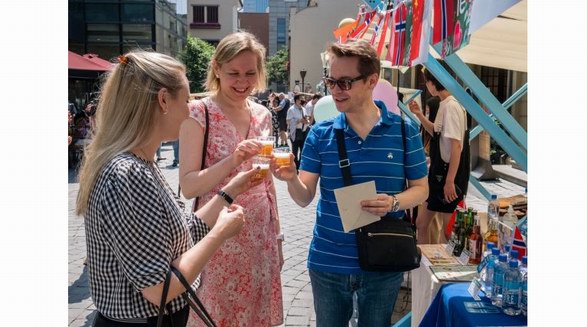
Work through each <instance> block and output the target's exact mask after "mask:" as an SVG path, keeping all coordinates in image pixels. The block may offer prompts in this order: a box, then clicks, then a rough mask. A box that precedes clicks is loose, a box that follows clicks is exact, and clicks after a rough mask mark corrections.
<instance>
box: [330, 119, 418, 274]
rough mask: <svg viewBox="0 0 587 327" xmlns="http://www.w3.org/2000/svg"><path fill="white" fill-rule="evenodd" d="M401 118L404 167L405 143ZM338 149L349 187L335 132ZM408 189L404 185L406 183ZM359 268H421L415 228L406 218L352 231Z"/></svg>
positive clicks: (340, 137) (339, 135)
mask: <svg viewBox="0 0 587 327" xmlns="http://www.w3.org/2000/svg"><path fill="white" fill-rule="evenodd" d="M404 128H405V127H404V121H403V118H402V139H403V145H404V166H405V160H406V159H405V158H406V156H405V150H406V139H405V135H404ZM334 131H335V133H336V143H337V147H338V157H339V160H340V161H339V163H338V166H339V167H340V169H341V171H342V177H343V180H344V185H345V186H350V185H352V175H351V169H350V168H351V167H350V161H349V160H348V156H347V152H346V145H345V142H344V131H343V130H342V129H335V130H334ZM406 188H407V181H406ZM355 236H356V240H357V249H358V254H359V265H360V267H361V269H363V270H366V271H389V272H392V271H395V272H405V271H410V270H413V269H416V268H418V267H420V259H421V258H422V254H421V251H420V249H419V248H418V247H417V246H416V226H415V225H414V224H413V223H412V222H411V221H410V218H408V217H407V215H404V218H402V219H398V218H391V217H382V218H381V220H380V221H376V222H374V223H371V224H369V225H366V226H363V227H361V228H358V229H356V230H355Z"/></svg>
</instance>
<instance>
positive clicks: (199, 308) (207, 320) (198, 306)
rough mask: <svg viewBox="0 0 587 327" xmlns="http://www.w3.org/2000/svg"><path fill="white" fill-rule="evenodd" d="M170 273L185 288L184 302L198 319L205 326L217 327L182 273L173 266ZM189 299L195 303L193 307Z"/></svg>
mask: <svg viewBox="0 0 587 327" xmlns="http://www.w3.org/2000/svg"><path fill="white" fill-rule="evenodd" d="M171 271H172V272H173V273H174V274H175V276H176V277H177V278H178V279H179V281H180V282H181V284H182V285H183V287H185V289H186V292H184V293H183V294H182V296H183V298H184V300H185V301H186V302H187V303H188V304H189V305H190V307H191V308H192V309H193V310H194V311H195V312H196V313H197V314H198V316H199V317H200V319H202V321H203V322H204V324H206V326H208V327H217V326H216V324H215V323H214V320H212V317H210V314H209V313H208V311H206V308H205V307H204V305H203V304H202V302H201V301H200V299H198V296H197V295H196V292H194V290H193V289H192V286H191V285H190V283H188V281H187V280H186V279H185V277H183V275H182V273H181V272H180V271H179V270H177V268H175V267H174V266H171ZM188 294H189V296H188ZM190 299H191V300H193V302H195V305H194V303H192V301H190Z"/></svg>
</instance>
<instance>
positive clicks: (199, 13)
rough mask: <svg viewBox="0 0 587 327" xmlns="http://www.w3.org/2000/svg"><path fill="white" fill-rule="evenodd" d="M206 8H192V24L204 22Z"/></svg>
mask: <svg viewBox="0 0 587 327" xmlns="http://www.w3.org/2000/svg"><path fill="white" fill-rule="evenodd" d="M205 12H206V6H194V23H205V22H206V15H205Z"/></svg>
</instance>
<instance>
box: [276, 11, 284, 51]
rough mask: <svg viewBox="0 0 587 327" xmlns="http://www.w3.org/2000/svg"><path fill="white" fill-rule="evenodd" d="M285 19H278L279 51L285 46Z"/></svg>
mask: <svg viewBox="0 0 587 327" xmlns="http://www.w3.org/2000/svg"><path fill="white" fill-rule="evenodd" d="M285 40H286V30H285V18H277V50H279V49H281V48H282V47H284V46H285Z"/></svg>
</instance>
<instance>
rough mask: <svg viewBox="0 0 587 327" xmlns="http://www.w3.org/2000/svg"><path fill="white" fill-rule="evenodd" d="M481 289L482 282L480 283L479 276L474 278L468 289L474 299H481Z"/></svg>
mask: <svg viewBox="0 0 587 327" xmlns="http://www.w3.org/2000/svg"><path fill="white" fill-rule="evenodd" d="M480 289H481V284H480V283H479V280H478V279H477V278H474V279H473V280H472V281H471V284H469V288H467V291H468V292H469V294H471V296H472V297H473V299H475V301H481V298H480V297H479V290H480Z"/></svg>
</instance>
